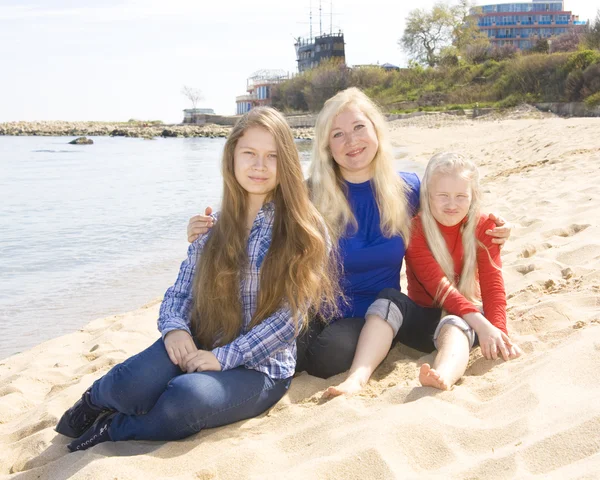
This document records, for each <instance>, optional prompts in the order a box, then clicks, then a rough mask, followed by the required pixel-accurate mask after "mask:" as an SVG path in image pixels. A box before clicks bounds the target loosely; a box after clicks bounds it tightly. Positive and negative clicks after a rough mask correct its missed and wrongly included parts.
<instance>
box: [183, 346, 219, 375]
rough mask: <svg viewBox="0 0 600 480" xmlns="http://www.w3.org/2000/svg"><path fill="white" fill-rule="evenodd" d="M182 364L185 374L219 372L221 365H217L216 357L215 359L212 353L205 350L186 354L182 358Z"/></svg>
mask: <svg viewBox="0 0 600 480" xmlns="http://www.w3.org/2000/svg"><path fill="white" fill-rule="evenodd" d="M184 362H185V371H186V372H187V373H192V372H207V371H214V372H219V371H221V364H220V363H219V360H217V357H215V355H214V353H212V352H208V351H206V350H197V351H195V352H192V353H188V354H187V355H186V356H185V358H184Z"/></svg>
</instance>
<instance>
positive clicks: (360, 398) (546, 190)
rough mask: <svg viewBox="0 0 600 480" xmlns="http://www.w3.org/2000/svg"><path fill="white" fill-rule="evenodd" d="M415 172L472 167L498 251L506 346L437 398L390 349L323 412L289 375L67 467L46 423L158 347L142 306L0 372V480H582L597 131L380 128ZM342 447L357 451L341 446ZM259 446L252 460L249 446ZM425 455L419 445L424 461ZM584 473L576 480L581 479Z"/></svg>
mask: <svg viewBox="0 0 600 480" xmlns="http://www.w3.org/2000/svg"><path fill="white" fill-rule="evenodd" d="M389 125H390V130H391V138H392V141H393V143H394V144H396V145H403V146H405V148H406V150H407V151H408V158H410V159H411V160H414V161H415V162H417V163H418V164H420V165H424V164H425V162H426V161H427V160H428V159H429V158H430V157H431V156H432V155H433V154H435V153H438V152H440V151H444V150H451V151H459V152H462V153H463V154H464V155H465V156H467V157H468V158H472V159H474V160H475V161H476V162H477V164H478V165H479V166H480V172H481V177H482V186H483V190H484V192H485V201H484V205H483V211H485V212H489V211H493V212H498V213H500V214H501V215H502V216H503V217H505V218H506V219H507V220H509V221H510V222H511V223H512V225H513V232H512V237H511V239H510V241H509V242H508V243H507V245H506V246H505V247H504V248H503V250H502V262H503V274H504V281H505V285H506V293H507V298H508V309H507V317H508V318H507V320H508V322H507V323H508V328H509V332H510V334H511V338H514V339H515V341H516V342H518V344H519V345H520V346H521V347H522V348H523V349H524V351H525V355H524V356H523V357H521V358H519V359H516V360H513V361H510V362H503V361H500V360H498V361H488V360H485V359H484V358H482V356H481V354H480V353H479V351H478V349H476V350H474V351H473V352H472V354H471V358H470V363H469V368H468V370H467V372H466V375H465V376H464V378H463V379H462V380H461V381H460V382H459V384H458V385H457V386H456V387H455V388H454V389H452V390H450V391H447V392H440V391H436V390H434V389H431V388H426V387H421V386H420V385H419V384H418V379H417V372H418V369H419V367H420V365H421V364H422V363H424V362H428V363H430V362H431V360H432V356H431V355H424V354H421V353H418V352H415V351H411V350H408V349H406V348H403V347H402V346H401V345H396V346H394V347H393V348H392V350H391V352H390V354H389V355H388V357H387V358H386V359H385V360H384V362H383V364H382V365H381V366H380V367H379V368H378V369H377V370H376V372H375V374H374V375H373V378H372V380H371V381H370V382H369V384H368V385H367V387H366V388H365V390H364V391H363V392H362V393H361V394H359V395H356V396H354V397H350V398H345V397H340V398H336V399H333V400H331V401H328V402H325V401H323V400H321V395H322V393H323V391H324V390H325V389H326V388H327V387H328V386H329V385H331V384H335V383H337V382H339V381H341V380H343V378H345V376H344V374H341V375H339V376H337V377H334V378H332V379H329V380H323V379H319V378H315V377H312V376H309V375H307V374H305V373H303V374H300V375H298V376H297V377H295V378H294V380H293V382H292V385H291V387H290V390H289V391H288V393H287V394H286V395H285V396H284V398H283V399H282V400H281V401H280V402H279V403H278V404H277V405H275V406H274V407H273V408H271V409H270V410H269V411H268V412H266V413H265V414H263V415H260V416H259V417H257V418H253V419H250V420H246V421H242V422H238V423H235V424H233V425H228V426H225V427H221V428H215V429H207V430H204V431H202V432H200V433H199V434H196V435H193V436H191V437H189V438H187V439H185V440H182V441H178V442H145V441H130V442H117V443H110V442H108V443H104V444H101V445H99V446H97V447H94V448H93V449H91V450H88V451H86V452H82V453H76V454H69V453H67V451H66V447H65V445H66V443H67V439H66V438H64V437H61V436H60V435H58V434H56V432H54V430H53V427H54V425H55V424H56V421H57V420H58V418H60V416H61V415H62V413H63V412H64V410H65V409H66V408H68V407H70V406H71V405H72V404H73V402H74V401H76V400H77V399H78V398H79V396H80V395H81V393H82V392H83V391H85V389H86V388H87V387H88V386H89V385H90V384H91V383H92V382H93V381H94V380H96V379H97V378H99V377H100V376H101V375H103V374H104V373H106V372H107V371H108V370H109V369H110V368H111V367H112V366H114V365H115V364H117V363H119V362H121V361H123V360H124V359H126V358H128V357H129V356H131V355H133V354H135V353H137V352H139V351H141V350H142V349H143V348H145V347H146V346H148V345H150V344H151V343H152V342H153V341H155V340H156V339H157V338H159V333H158V331H157V329H156V316H157V314H158V305H159V304H158V302H157V303H150V304H147V305H146V306H144V307H142V308H140V309H138V310H135V311H132V312H128V313H124V314H121V315H115V316H110V317H106V318H100V319H97V320H95V321H93V322H91V323H89V324H88V325H86V326H85V327H83V328H82V329H80V330H78V331H77V332H74V333H72V334H69V335H66V336H63V337H58V338H55V339H53V340H49V341H47V342H44V343H42V344H39V345H37V346H36V347H34V348H32V349H31V350H27V351H25V352H22V353H19V354H17V355H13V356H11V357H8V358H6V359H4V360H1V361H0V419H1V421H0V478H6V479H13V478H19V479H21V480H28V479H30V478H31V479H33V478H61V479H63V478H73V479H84V478H96V477H97V472H98V471H101V472H103V475H104V476H105V477H106V478H113V477H114V478H117V477H118V478H122V479H125V478H127V479H129V478H131V479H134V478H140V477H146V478H166V477H169V478H177V479H183V478H191V477H194V478H202V479H217V478H218V479H220V480H224V479H235V478H273V479H275V478H281V477H285V478H291V479H304V478H334V477H335V478H348V479H362V478H385V479H388V478H390V479H391V478H406V477H411V478H413V477H414V478H416V477H419V478H421V477H423V478H434V477H435V478H486V479H487V478H495V479H512V478H530V477H531V478H533V477H535V478H538V477H544V478H546V477H552V478H582V477H586V478H587V477H590V476H591V477H593V476H594V474H593V472H594V471H595V472H598V471H600V456H599V455H598V453H600V441H599V440H598V439H599V438H600V421H599V419H600V313H599V312H598V295H599V294H600V241H599V240H598V238H600V237H599V235H600V225H599V222H598V217H597V212H598V211H599V210H600V191H599V190H598V186H597V185H598V183H599V182H600V170H599V169H598V165H599V164H600V146H599V145H598V141H597V139H598V137H599V136H600V122H599V121H598V119H593V118H589V119H579V118H572V119H563V118H555V117H551V116H550V117H548V116H546V117H543V118H540V117H534V118H521V119H518V118H513V119H510V118H509V119H504V120H502V119H492V118H490V119H489V121H482V120H479V119H478V120H472V119H450V120H449V119H447V118H445V117H441V116H440V117H436V116H428V117H419V118H414V119H411V121H410V122H408V121H405V120H396V121H392V122H390V124H389ZM357 439H359V440H358V441H357ZM258 445H260V448H259V447H258ZM432 449H433V450H432ZM591 477H590V478H591Z"/></svg>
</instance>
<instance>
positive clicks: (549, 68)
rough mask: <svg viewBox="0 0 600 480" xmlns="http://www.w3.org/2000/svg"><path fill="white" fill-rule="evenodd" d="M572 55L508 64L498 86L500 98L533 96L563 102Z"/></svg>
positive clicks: (529, 58)
mask: <svg viewBox="0 0 600 480" xmlns="http://www.w3.org/2000/svg"><path fill="white" fill-rule="evenodd" d="M567 59H568V54H561V53H557V54H554V55H544V54H537V55H527V56H523V57H518V58H516V59H515V60H513V61H511V62H509V63H508V64H507V65H506V68H505V70H504V73H503V75H502V76H501V77H500V79H499V80H498V81H497V82H496V84H495V90H496V94H497V96H498V98H506V97H508V96H509V95H512V94H522V95H526V94H532V95H535V96H536V97H539V99H541V100H547V101H559V99H560V98H561V97H563V95H564V88H565V81H566V78H567V75H568V73H567V72H566V71H565V64H566V62H567Z"/></svg>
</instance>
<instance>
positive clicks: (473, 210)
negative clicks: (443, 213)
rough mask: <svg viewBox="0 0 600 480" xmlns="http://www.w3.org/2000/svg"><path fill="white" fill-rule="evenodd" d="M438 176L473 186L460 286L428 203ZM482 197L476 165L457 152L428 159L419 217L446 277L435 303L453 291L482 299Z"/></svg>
mask: <svg viewBox="0 0 600 480" xmlns="http://www.w3.org/2000/svg"><path fill="white" fill-rule="evenodd" d="M435 175H458V176H460V177H461V178H463V179H465V180H467V181H468V182H469V184H470V187H471V205H470V206H469V210H468V212H467V216H466V221H465V222H464V223H463V224H462V226H461V237H462V245H463V265H462V272H461V275H460V280H459V281H458V285H456V282H455V275H454V262H453V260H452V256H451V255H450V252H449V251H448V246H447V245H446V241H445V240H444V237H443V236H442V233H441V232H440V229H439V227H438V224H437V222H436V220H435V218H434V216H433V213H432V212H431V206H430V203H429V202H430V190H431V181H432V179H433V177H434V176H435ZM481 196H482V194H481V187H480V186H479V171H478V170H477V167H476V166H475V164H474V163H473V162H471V161H469V160H467V159H466V158H464V157H463V156H461V155H459V154H458V153H451V152H443V153H438V154H437V155H434V156H433V157H432V158H431V160H429V163H428V164H427V168H426V169H425V175H424V176H423V182H422V183H421V214H420V215H421V223H422V225H423V233H424V234H425V238H426V240H427V245H428V247H429V250H431V253H432V254H433V257H434V258H435V260H436V261H437V263H438V264H439V265H440V267H441V268H442V270H443V272H444V274H445V275H446V277H445V278H444V279H443V280H442V283H441V284H440V285H439V287H438V291H437V293H436V295H435V301H436V302H437V303H438V304H439V305H441V304H443V303H444V301H445V300H446V297H447V296H448V295H449V294H450V292H451V291H452V289H457V290H458V291H459V292H460V293H461V294H462V295H464V296H465V297H466V298H467V299H469V300H470V301H471V302H477V301H479V299H480V297H481V296H480V291H479V282H478V281H477V247H478V246H481V247H483V248H485V245H483V243H481V242H479V241H478V240H477V237H476V236H475V229H476V227H477V223H478V222H479V216H480V207H481ZM488 255H489V252H488Z"/></svg>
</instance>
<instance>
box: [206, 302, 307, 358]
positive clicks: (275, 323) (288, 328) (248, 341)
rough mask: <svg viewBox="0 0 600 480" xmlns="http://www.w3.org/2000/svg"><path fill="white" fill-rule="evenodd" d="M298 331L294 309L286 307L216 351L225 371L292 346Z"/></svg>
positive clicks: (216, 355)
mask: <svg viewBox="0 0 600 480" xmlns="http://www.w3.org/2000/svg"><path fill="white" fill-rule="evenodd" d="M298 328H300V326H298ZM296 330H297V329H296V325H295V323H294V321H293V319H292V317H291V312H290V311H289V309H287V308H284V309H281V310H279V311H277V312H276V313H275V314H273V315H272V316H271V317H269V318H267V319H265V320H264V321H263V322H262V323H260V324H259V325H257V326H255V327H254V328H252V329H251V330H250V331H249V332H247V333H245V334H243V335H240V336H239V337H237V338H236V339H235V340H233V341H232V342H231V343H228V344H227V345H223V346H222V347H217V348H215V349H213V350H212V353H213V354H214V355H215V357H217V359H218V360H219V363H220V364H221V367H222V369H223V370H230V369H232V368H236V367H239V366H241V365H245V366H254V365H259V364H260V363H262V362H264V361H265V360H266V359H267V358H269V357H271V356H272V355H274V354H275V353H276V352H278V351H280V350H282V349H284V348H288V347H289V346H290V345H291V344H292V343H293V342H294V340H295V338H296V334H297V331H296Z"/></svg>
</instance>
